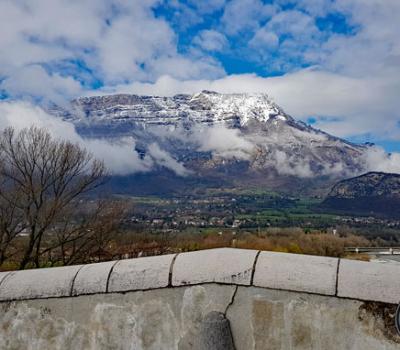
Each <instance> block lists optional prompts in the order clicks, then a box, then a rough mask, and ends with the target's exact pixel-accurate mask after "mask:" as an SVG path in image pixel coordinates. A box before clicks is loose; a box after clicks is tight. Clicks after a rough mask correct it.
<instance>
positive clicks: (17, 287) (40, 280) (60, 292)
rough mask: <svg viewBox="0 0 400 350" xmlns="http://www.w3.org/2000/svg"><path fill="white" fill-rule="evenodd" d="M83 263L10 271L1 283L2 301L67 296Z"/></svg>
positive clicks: (0, 294)
mask: <svg viewBox="0 0 400 350" xmlns="http://www.w3.org/2000/svg"><path fill="white" fill-rule="evenodd" d="M80 268H81V265H76V266H63V267H56V268H44V269H32V270H23V271H15V272H11V273H9V274H8V275H7V276H5V278H4V279H3V281H2V283H1V285H0V301H5V300H20V299H38V298H53V297H66V296H70V295H71V288H72V283H73V281H74V278H75V276H76V274H77V272H78V271H79V269H80Z"/></svg>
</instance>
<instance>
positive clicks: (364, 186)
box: [323, 172, 400, 217]
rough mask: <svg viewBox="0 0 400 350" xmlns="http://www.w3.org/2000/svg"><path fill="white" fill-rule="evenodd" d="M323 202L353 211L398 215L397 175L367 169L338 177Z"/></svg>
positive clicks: (399, 177)
mask: <svg viewBox="0 0 400 350" xmlns="http://www.w3.org/2000/svg"><path fill="white" fill-rule="evenodd" d="M323 206H324V207H325V208H328V209H332V210H335V211H344V212H351V213H355V214H362V215H381V216H388V217H400V175H397V174H386V173H381V172H370V173H367V174H364V175H361V176H357V177H354V178H351V179H347V180H343V181H340V182H339V183H337V184H336V185H335V186H333V188H332V190H331V191H330V193H329V194H328V196H327V198H326V199H325V201H324V204H323Z"/></svg>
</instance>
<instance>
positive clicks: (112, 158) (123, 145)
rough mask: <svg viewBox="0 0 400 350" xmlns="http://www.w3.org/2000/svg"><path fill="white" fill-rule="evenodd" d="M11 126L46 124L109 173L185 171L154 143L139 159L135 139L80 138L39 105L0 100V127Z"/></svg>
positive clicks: (38, 125)
mask: <svg viewBox="0 0 400 350" xmlns="http://www.w3.org/2000/svg"><path fill="white" fill-rule="evenodd" d="M10 126H11V127H14V128H15V129H16V130H21V129H23V128H25V127H29V126H37V127H41V128H46V129H47V130H48V131H49V132H50V133H51V134H52V135H53V136H54V137H55V138H57V139H63V140H69V141H71V142H74V143H78V144H80V145H81V146H83V147H85V148H86V149H87V150H88V151H89V152H91V153H92V154H93V155H94V157H96V158H97V159H101V160H103V161H104V163H105V165H106V166H107V168H109V170H110V171H111V173H113V174H118V175H127V174H132V173H137V172H147V171H150V170H151V169H153V168H154V167H155V166H161V167H166V168H168V169H170V170H172V171H174V172H175V173H176V174H177V175H180V176H186V175H188V174H189V172H188V171H187V170H186V169H185V168H184V166H183V165H182V164H180V163H179V162H177V161H176V160H175V159H173V158H172V157H171V155H169V154H168V153H167V152H166V151H164V150H162V149H161V148H160V147H159V146H158V145H157V144H156V143H153V144H152V145H150V147H149V152H148V155H146V156H145V158H144V159H141V158H140V157H139V156H138V154H137V153H136V152H135V150H134V149H135V140H134V139H132V138H130V137H126V138H123V139H119V140H118V141H115V142H112V141H107V140H104V139H84V138H82V137H81V136H80V135H78V134H77V132H76V130H75V128H74V126H73V125H72V124H71V123H68V122H66V121H63V120H61V119H58V118H56V117H54V116H51V115H49V114H48V113H46V112H45V111H44V110H43V109H41V108H40V107H37V106H34V105H32V104H30V103H27V102H0V129H4V128H6V127H10Z"/></svg>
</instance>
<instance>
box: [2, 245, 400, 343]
mask: <svg viewBox="0 0 400 350" xmlns="http://www.w3.org/2000/svg"><path fill="white" fill-rule="evenodd" d="M399 300H400V265H396V264H390V263H388V264H381V263H369V262H359V261H352V260H344V259H335V258H326V257H316V256H306V255H295V254H284V253H274V252H258V251H253V250H241V249H229V248H224V249H213V250H206V251H199V252H190V253H181V254H177V255H165V256H159V257H148V258H138V259H130V260H121V261H113V262H106V263H98V264H90V265H83V266H71V267H59V268H51V269H38V270H26V271H18V272H6V273H0V349H31V350H39V349H40V350H47V349H52V350H53V349H74V350H76V349H93V350H94V349H96V350H97V349H137V350H141V349H143V350H150V349H151V350H155V349H166V350H168V349H179V350H181V349H197V348H199V344H200V343H199V342H200V340H199V339H200V338H201V337H202V336H203V337H204V332H203V335H202V327H203V325H204V320H205V318H206V316H207V315H210V313H211V312H213V311H217V312H219V313H220V314H221V315H224V316H225V317H226V318H227V319H228V320H229V324H230V327H231V331H232V337H233V343H234V346H235V348H236V349H243V350H248V349H285V350H286V349H327V350H329V349H363V350H367V349H399V348H400V337H399V336H398V335H397V333H396V330H395V327H394V313H395V310H396V304H397V303H398V302H399ZM210 350H212V349H210Z"/></svg>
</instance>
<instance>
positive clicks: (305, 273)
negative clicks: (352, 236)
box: [253, 252, 338, 295]
mask: <svg viewBox="0 0 400 350" xmlns="http://www.w3.org/2000/svg"><path fill="white" fill-rule="evenodd" d="M337 264H338V259H336V258H327V257H320V256H310V255H300V254H287V253H276V252H261V253H260V256H259V257H258V261H257V264H256V270H255V274H254V283H253V284H254V285H255V286H257V287H266V288H273V289H284V290H292V291H298V292H308V293H316V294H325V295H335V292H336V275H337Z"/></svg>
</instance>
